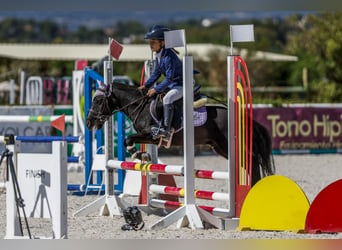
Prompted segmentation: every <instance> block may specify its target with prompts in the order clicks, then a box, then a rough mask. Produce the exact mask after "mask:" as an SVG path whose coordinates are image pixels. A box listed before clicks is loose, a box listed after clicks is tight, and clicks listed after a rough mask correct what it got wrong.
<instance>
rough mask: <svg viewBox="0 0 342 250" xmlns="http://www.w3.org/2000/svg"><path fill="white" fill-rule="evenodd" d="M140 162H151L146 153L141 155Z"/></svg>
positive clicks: (149, 156)
mask: <svg viewBox="0 0 342 250" xmlns="http://www.w3.org/2000/svg"><path fill="white" fill-rule="evenodd" d="M141 160H142V161H144V162H150V161H151V160H152V158H151V155H150V154H149V153H146V152H142V153H141Z"/></svg>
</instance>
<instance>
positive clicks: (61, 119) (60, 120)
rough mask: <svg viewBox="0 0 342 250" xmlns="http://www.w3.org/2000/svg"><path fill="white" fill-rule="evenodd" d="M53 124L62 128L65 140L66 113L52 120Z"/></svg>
mask: <svg viewBox="0 0 342 250" xmlns="http://www.w3.org/2000/svg"><path fill="white" fill-rule="evenodd" d="M51 126H52V127H54V128H56V129H58V130H60V131H61V132H62V133H63V140H64V138H65V114H63V115H61V116H60V117H58V118H57V119H56V120H54V121H52V122H51Z"/></svg>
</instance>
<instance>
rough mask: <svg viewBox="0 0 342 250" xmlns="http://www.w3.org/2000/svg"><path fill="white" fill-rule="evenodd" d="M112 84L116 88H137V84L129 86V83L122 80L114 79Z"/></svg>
mask: <svg viewBox="0 0 342 250" xmlns="http://www.w3.org/2000/svg"><path fill="white" fill-rule="evenodd" d="M112 86H113V87H114V88H116V89H124V90H126V89H130V90H133V89H134V90H136V89H137V88H138V87H137V86H131V85H128V84H125V83H122V82H116V81H113V83H112Z"/></svg>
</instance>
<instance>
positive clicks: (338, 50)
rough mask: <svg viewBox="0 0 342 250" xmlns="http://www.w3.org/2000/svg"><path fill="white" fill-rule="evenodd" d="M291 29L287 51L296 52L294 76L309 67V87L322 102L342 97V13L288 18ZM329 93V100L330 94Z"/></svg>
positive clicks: (338, 99)
mask: <svg viewBox="0 0 342 250" xmlns="http://www.w3.org/2000/svg"><path fill="white" fill-rule="evenodd" d="M288 21H289V22H292V25H293V31H292V32H291V33H290V34H289V36H288V44H287V47H286V51H287V52H289V53H292V54H295V55H297V56H298V57H299V58H300V60H299V62H298V63H297V64H296V65H295V66H296V68H294V69H293V70H294V72H293V75H295V76H296V77H299V75H300V74H299V73H298V72H301V71H302V69H303V67H304V66H305V67H307V68H308V69H309V72H310V73H309V80H310V83H311V87H312V88H313V90H314V91H315V93H316V95H317V96H316V98H317V99H318V100H321V101H341V100H342V91H341V89H342V57H341V55H342V13H339V12H324V13H319V14H317V15H308V16H305V17H302V18H297V19H296V18H294V19H292V20H288ZM327 95H331V99H330V97H329V96H327Z"/></svg>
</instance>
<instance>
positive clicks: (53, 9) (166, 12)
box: [0, 0, 342, 30]
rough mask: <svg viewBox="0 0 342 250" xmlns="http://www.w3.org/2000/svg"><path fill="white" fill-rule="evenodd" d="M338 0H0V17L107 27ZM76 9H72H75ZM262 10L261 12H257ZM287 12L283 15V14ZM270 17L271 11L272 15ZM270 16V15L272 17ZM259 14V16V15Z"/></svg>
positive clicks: (332, 4) (298, 8)
mask: <svg viewBox="0 0 342 250" xmlns="http://www.w3.org/2000/svg"><path fill="white" fill-rule="evenodd" d="M339 1H340V0H324V1H322V0H185V1H184V0H171V1H170V0H124V1H118V0H57V1H56V0H10V1H5V0H0V3H1V8H0V20H1V19H3V18H6V17H15V18H21V19H28V18H33V19H36V20H45V19H49V20H53V21H55V22H57V23H60V24H66V25H67V26H68V27H69V28H70V29H72V30H73V29H77V28H78V27H79V26H80V25H86V26H87V27H88V28H97V27H109V26H111V25H112V24H114V23H115V22H117V21H118V20H120V21H126V20H137V21H139V22H144V23H145V24H146V26H150V25H151V24H154V23H156V22H157V23H163V22H164V23H165V22H167V21H169V20H173V21H182V20H184V19H190V18H196V19H203V18H210V19H222V18H229V19H230V20H234V19H235V20H236V19H240V20H241V19H243V18H245V19H246V18H250V17H251V16H252V17H255V15H266V17H270V16H267V15H270V13H272V12H273V13H277V15H284V16H286V15H288V13H290V12H310V11H321V10H328V11H332V10H333V11H334V10H338V9H340V10H342V5H341V4H339ZM75 11H76V12H75ZM261 12H262V13H261ZM284 13H287V14H284ZM273 16H274V14H273ZM273 16H272V17H273ZM259 17H260V16H259ZM263 17H265V16H263Z"/></svg>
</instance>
